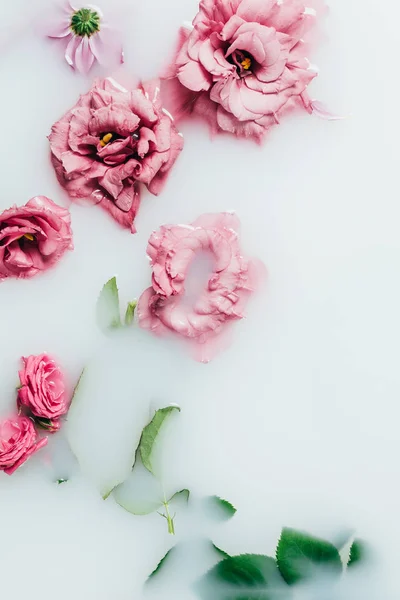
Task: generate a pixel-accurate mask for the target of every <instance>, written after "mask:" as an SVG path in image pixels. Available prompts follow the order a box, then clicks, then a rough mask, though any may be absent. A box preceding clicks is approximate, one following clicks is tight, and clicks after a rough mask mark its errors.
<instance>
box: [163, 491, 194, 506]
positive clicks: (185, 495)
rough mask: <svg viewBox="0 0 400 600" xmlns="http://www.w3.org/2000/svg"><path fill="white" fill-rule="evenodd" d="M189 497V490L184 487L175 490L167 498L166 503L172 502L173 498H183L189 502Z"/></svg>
mask: <svg viewBox="0 0 400 600" xmlns="http://www.w3.org/2000/svg"><path fill="white" fill-rule="evenodd" d="M189 498H190V491H189V490H187V489H186V488H185V489H184V490H180V491H179V492H175V494H174V495H173V496H171V498H170V499H169V500H168V504H171V502H174V500H183V501H184V502H189Z"/></svg>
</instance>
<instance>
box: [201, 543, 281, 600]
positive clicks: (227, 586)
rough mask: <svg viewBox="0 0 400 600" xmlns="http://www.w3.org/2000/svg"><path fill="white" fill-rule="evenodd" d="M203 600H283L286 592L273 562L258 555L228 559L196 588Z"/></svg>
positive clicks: (211, 571) (210, 572)
mask: <svg viewBox="0 0 400 600" xmlns="http://www.w3.org/2000/svg"><path fill="white" fill-rule="evenodd" d="M196 591H197V593H198V594H199V597H200V598H201V599H203V600H278V599H279V600H287V599H288V598H289V597H290V592H289V590H288V587H287V585H286V583H285V582H284V581H283V579H282V577H281V575H280V573H279V571H278V569H277V566H276V562H275V560H274V559H273V558H270V557H269V556H262V555H258V554H242V555H240V556H231V557H229V558H226V559H225V560H222V561H221V562H219V563H218V564H217V565H216V566H215V567H213V568H212V569H211V570H210V571H209V572H208V573H207V574H206V575H205V576H204V577H203V578H202V579H201V580H200V581H199V582H198V583H197V584H196Z"/></svg>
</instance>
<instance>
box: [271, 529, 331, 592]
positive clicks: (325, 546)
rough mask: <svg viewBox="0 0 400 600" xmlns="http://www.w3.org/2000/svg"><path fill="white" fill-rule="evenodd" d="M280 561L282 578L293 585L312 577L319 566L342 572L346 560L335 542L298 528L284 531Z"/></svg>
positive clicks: (278, 550) (279, 566)
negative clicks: (341, 555)
mask: <svg viewBox="0 0 400 600" xmlns="http://www.w3.org/2000/svg"><path fill="white" fill-rule="evenodd" d="M276 560H277V564H278V568H279V570H280V572H281V574H282V577H283V578H284V579H285V581H286V582H287V583H288V584H289V585H292V584H295V583H298V582H299V581H302V580H304V579H309V578H310V577H312V576H313V575H314V574H315V570H316V568H318V567H319V568H322V569H324V572H325V573H335V574H336V573H337V574H340V573H341V572H342V561H341V559H340V556H339V552H338V550H337V548H336V547H335V546H334V545H333V544H331V543H330V542H326V541H325V540H321V539H318V538H315V537H312V536H311V535H309V534H307V533H303V532H301V531H296V530H295V529H289V528H284V529H283V530H282V534H281V538H280V540H279V543H278V547H277V550H276Z"/></svg>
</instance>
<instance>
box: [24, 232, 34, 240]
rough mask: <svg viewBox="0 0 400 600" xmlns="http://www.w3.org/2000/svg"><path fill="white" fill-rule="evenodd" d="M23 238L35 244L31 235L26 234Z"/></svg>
mask: <svg viewBox="0 0 400 600" xmlns="http://www.w3.org/2000/svg"><path fill="white" fill-rule="evenodd" d="M23 237H25V238H26V239H27V240H29V241H30V242H33V240H34V239H35V238H34V237H33V235H32V234H31V233H25V235H24V236H23Z"/></svg>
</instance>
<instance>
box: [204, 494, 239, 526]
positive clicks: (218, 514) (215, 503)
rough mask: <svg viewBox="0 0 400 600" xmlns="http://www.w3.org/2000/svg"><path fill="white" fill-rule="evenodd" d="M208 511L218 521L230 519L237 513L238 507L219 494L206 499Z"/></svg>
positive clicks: (205, 504)
mask: <svg viewBox="0 0 400 600" xmlns="http://www.w3.org/2000/svg"><path fill="white" fill-rule="evenodd" d="M204 507H205V510H206V513H207V515H208V516H209V517H211V518H212V519H215V520H216V521H228V520H229V519H231V518H232V517H233V516H234V514H235V513H236V508H235V507H234V506H233V504H231V503H230V502H228V500H224V499H223V498H220V497H219V496H208V497H207V498H205V499H204Z"/></svg>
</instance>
